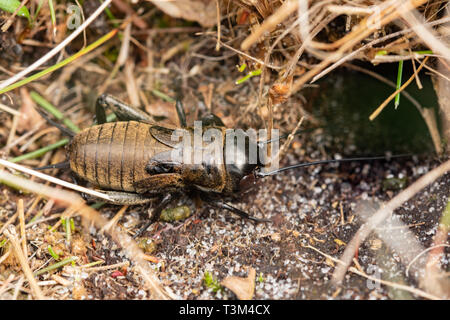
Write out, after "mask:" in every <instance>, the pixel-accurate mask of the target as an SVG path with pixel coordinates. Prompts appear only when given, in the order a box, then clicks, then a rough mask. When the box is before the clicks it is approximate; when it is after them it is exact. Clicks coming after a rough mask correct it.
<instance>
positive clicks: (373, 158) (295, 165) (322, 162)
mask: <svg viewBox="0 0 450 320" xmlns="http://www.w3.org/2000/svg"><path fill="white" fill-rule="evenodd" d="M410 156H411V154H399V155H394V156H376V157H360V158H345V159H331V160H319V161H313V162H306V163H299V164H294V165H292V166H288V167H284V168H280V169H277V170H273V171H269V172H261V171H257V172H256V173H255V175H256V176H257V177H258V178H263V177H267V176H273V175H275V174H277V173H280V172H283V171H286V170H291V169H296V168H302V167H309V166H314V165H318V164H326V163H336V162H350V161H368V160H383V159H387V160H388V159H392V158H401V157H410Z"/></svg>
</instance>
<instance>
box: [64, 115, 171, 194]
mask: <svg viewBox="0 0 450 320" xmlns="http://www.w3.org/2000/svg"><path fill="white" fill-rule="evenodd" d="M149 128H150V125H149V124H147V123H142V122H136V121H126V122H112V123H105V124H102V125H97V126H93V127H90V128H87V129H85V130H83V131H82V132H80V133H78V134H77V135H76V136H75V137H74V138H73V140H72V142H71V143H70V145H69V150H68V151H69V159H70V168H71V169H72V171H74V172H75V173H76V174H77V175H78V176H80V177H81V178H82V179H84V180H87V181H89V182H91V183H92V184H94V185H96V186H98V187H100V188H102V189H111V190H119V191H127V192H136V188H135V182H136V181H139V180H142V179H145V178H146V177H148V176H149V175H148V173H147V172H146V170H145V166H146V165H147V163H148V161H149V159H150V158H151V157H152V156H153V155H155V154H156V153H159V152H161V151H165V150H166V147H165V146H164V145H162V144H160V143H158V142H157V141H156V140H155V139H153V137H152V136H151V134H150V131H149Z"/></svg>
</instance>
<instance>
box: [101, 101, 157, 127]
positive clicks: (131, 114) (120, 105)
mask: <svg viewBox="0 0 450 320" xmlns="http://www.w3.org/2000/svg"><path fill="white" fill-rule="evenodd" d="M106 108H110V109H111V110H112V111H113V112H114V114H115V115H116V116H117V119H118V120H119V121H132V120H134V121H141V122H154V121H153V119H152V117H151V116H150V115H148V114H147V113H145V112H144V111H142V110H139V109H137V108H135V107H133V106H131V105H129V104H126V103H124V102H122V101H120V100H119V99H117V98H115V97H114V96H112V95H109V94H102V95H101V96H99V97H98V98H97V102H96V103H95V115H96V118H97V123H98V124H103V123H106V112H105V109H106Z"/></svg>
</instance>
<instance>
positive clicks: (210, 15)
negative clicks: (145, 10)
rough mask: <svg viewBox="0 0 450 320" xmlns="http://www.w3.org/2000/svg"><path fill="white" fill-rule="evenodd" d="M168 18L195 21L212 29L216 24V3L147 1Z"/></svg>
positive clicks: (202, 1)
mask: <svg viewBox="0 0 450 320" xmlns="http://www.w3.org/2000/svg"><path fill="white" fill-rule="evenodd" d="M148 1H150V2H152V3H153V4H154V5H155V6H157V7H158V8H160V9H161V10H162V11H164V12H165V13H166V14H168V15H169V16H172V17H174V18H182V19H185V20H189V21H196V22H198V23H200V24H201V25H202V26H203V27H212V26H214V25H215V24H216V23H217V16H216V15H217V8H216V1H213V0H184V1H167V0H148Z"/></svg>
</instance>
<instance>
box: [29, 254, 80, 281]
mask: <svg viewBox="0 0 450 320" xmlns="http://www.w3.org/2000/svg"><path fill="white" fill-rule="evenodd" d="M76 260H78V258H77V257H70V258H67V259H64V260H62V261H60V262H57V263H54V264H52V265H50V266H48V267H46V268H43V269H41V270H39V271H36V272H34V273H33V274H34V276H35V277H37V276H39V275H41V274H43V273H46V272H49V271H52V270H56V269H58V268H61V267H63V266H65V265H66V264H69V263H71V262H73V261H76Z"/></svg>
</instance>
